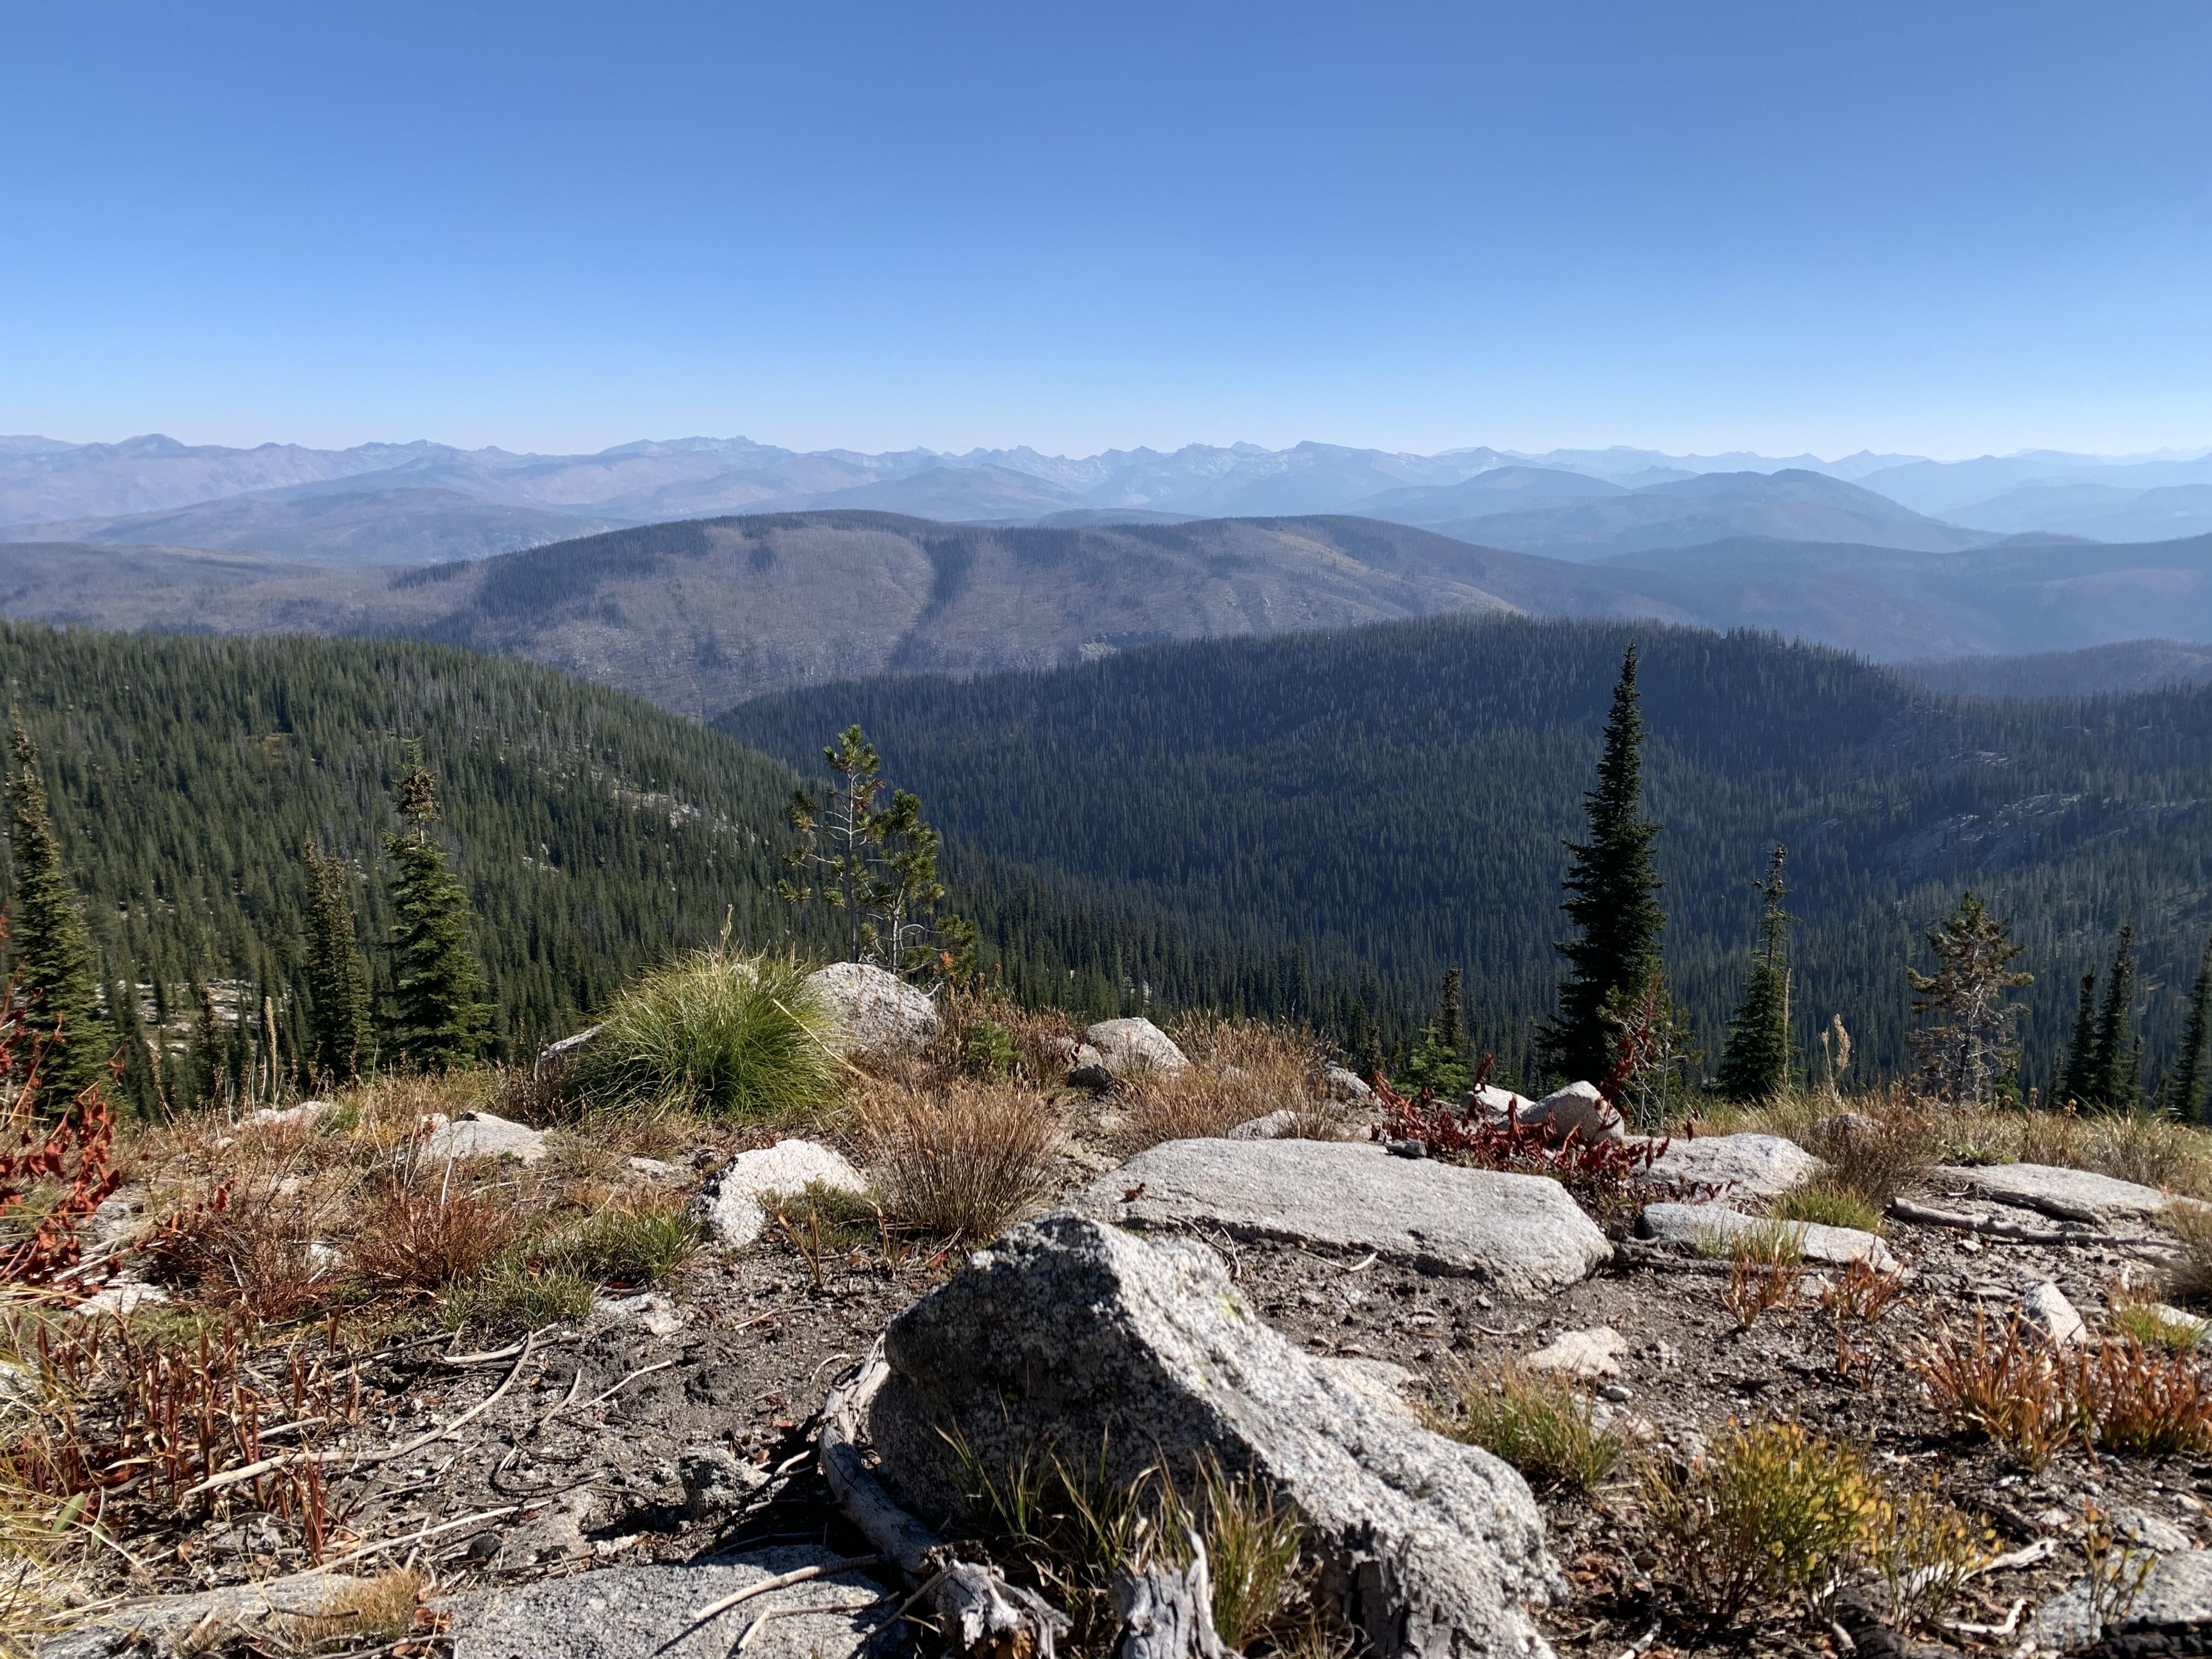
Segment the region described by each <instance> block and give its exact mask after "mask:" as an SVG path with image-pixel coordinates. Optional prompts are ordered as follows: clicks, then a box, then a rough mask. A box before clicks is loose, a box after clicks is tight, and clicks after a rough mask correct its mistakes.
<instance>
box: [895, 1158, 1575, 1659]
mask: <svg viewBox="0 0 2212 1659" xmlns="http://www.w3.org/2000/svg"><path fill="white" fill-rule="evenodd" d="M1254 1144H1256V1145H1262V1146H1264V1145H1267V1144H1268V1143H1265V1142H1260V1143H1254ZM884 1351H885V1356H886V1358H887V1359H888V1361H889V1364H890V1380H889V1381H888V1383H885V1385H884V1389H883V1390H882V1392H881V1393H880V1394H878V1395H877V1397H876V1400H875V1401H874V1404H873V1407H872V1411H871V1413H870V1420H869V1425H868V1426H869V1432H870V1437H871V1438H872V1441H873V1443H874V1445H875V1449H876V1450H877V1451H878V1453H879V1454H880V1455H882V1457H883V1459H884V1471H885V1473H886V1474H888V1475H889V1476H890V1478H891V1480H893V1481H894V1482H895V1483H896V1486H897V1487H898V1488H899V1489H900V1491H901V1492H902V1493H903V1494H904V1495H905V1497H906V1498H907V1499H908V1501H909V1502H910V1503H911V1504H914V1505H915V1507H917V1508H918V1509H919V1510H921V1511H922V1512H923V1513H924V1514H925V1515H926V1516H929V1517H930V1518H932V1519H941V1518H943V1517H945V1516H948V1515H950V1514H951V1513H952V1512H953V1511H954V1510H956V1509H957V1506H958V1505H959V1504H960V1502H961V1499H962V1495H963V1492H965V1490H966V1487H967V1484H968V1476H967V1474H965V1473H964V1472H963V1455H964V1456H965V1457H966V1458H969V1459H971V1460H974V1461H975V1462H976V1463H980V1465H981V1467H982V1468H987V1469H994V1468H997V1469H1002V1468H1012V1467H1014V1466H1016V1465H1017V1464H1019V1463H1020V1462H1023V1461H1024V1459H1034V1458H1036V1456H1038V1455H1040V1454H1042V1453H1044V1452H1047V1451H1048V1450H1050V1449H1055V1448H1056V1449H1060V1450H1061V1451H1063V1452H1064V1453H1065V1454H1066V1455H1077V1456H1080V1457H1081V1458H1082V1459H1083V1460H1084V1461H1085V1464H1086V1466H1088V1465H1090V1464H1091V1462H1093V1460H1098V1459H1102V1458H1103V1462H1104V1463H1105V1465H1106V1468H1105V1469H1104V1471H1103V1473H1104V1474H1105V1477H1106V1478H1107V1479H1108V1480H1109V1481H1113V1482H1117V1483H1118V1482H1121V1481H1126V1480H1131V1479H1133V1478H1134V1477H1135V1475H1136V1474H1138V1472H1139V1470H1141V1469H1143V1468H1146V1467H1147V1466H1148V1465H1151V1464H1152V1463H1154V1462H1156V1461H1157V1460H1161V1459H1164V1460H1166V1462H1167V1463H1168V1465H1169V1467H1170V1468H1171V1469H1172V1470H1173V1471H1174V1472H1175V1474H1176V1479H1177V1480H1178V1482H1181V1481H1182V1480H1186V1479H1187V1478H1188V1476H1189V1475H1190V1473H1191V1471H1192V1470H1193V1468H1194V1466H1195V1464H1196V1462H1197V1460H1198V1459H1199V1458H1200V1457H1201V1456H1205V1455H1210V1456H1212V1457H1213V1458H1215V1459H1217V1460H1218V1461H1219V1462H1220V1463H1221V1465H1222V1466H1223V1467H1224V1468H1228V1469H1231V1470H1233V1471H1237V1472H1242V1473H1249V1474H1251V1475H1253V1476H1254V1477H1255V1478H1256V1479H1258V1480H1260V1481H1261V1482H1262V1483H1264V1484H1265V1485H1266V1486H1268V1487H1269V1488H1271V1489H1273V1491H1274V1492H1276V1493H1277V1494H1278V1495H1279V1498H1281V1499H1282V1500H1283V1501H1285V1502H1286V1503H1287V1504H1290V1505H1291V1507H1292V1508H1293V1509H1294V1510H1296V1511H1297V1514H1298V1516H1299V1517H1300V1519H1301V1520H1302V1521H1303V1522H1304V1524H1305V1526H1306V1528H1307V1541H1308V1547H1310V1549H1311V1550H1312V1552H1313V1553H1314V1555H1315V1556H1316V1559H1317V1560H1318V1562H1319V1564H1320V1565H1321V1569H1322V1586H1323V1592H1324V1594H1326V1595H1328V1596H1329V1597H1330V1598H1331V1599H1332V1600H1333V1601H1335V1602H1336V1603H1337V1604H1338V1605H1339V1606H1340V1607H1341V1609H1342V1610H1343V1612H1344V1613H1345V1614H1346V1617H1347V1618H1349V1619H1350V1620H1352V1622H1353V1624H1354V1625H1355V1626H1357V1627H1358V1629H1360V1630H1361V1631H1362V1632H1364V1634H1365V1636H1366V1638H1367V1639H1368V1641H1369V1642H1370V1643H1371V1644H1373V1647H1374V1649H1375V1651H1376V1654H1378V1655H1379V1656H1382V1659H1416V1656H1419V1659H1474V1656H1482V1659H1507V1656H1511V1659H1528V1656H1541V1655H1546V1654H1548V1652H1549V1649H1548V1647H1547V1644H1545V1641H1544V1638H1542V1637H1541V1635H1540V1634H1539V1633H1538V1632H1537V1631H1536V1629H1535V1627H1534V1625H1533V1623H1532V1622H1531V1620H1530V1619H1529V1617H1528V1612H1527V1610H1526V1604H1528V1603H1529V1602H1532V1601H1534V1602H1541V1601H1548V1600H1550V1599H1551V1598H1552V1597H1553V1596H1554V1595H1558V1594H1559V1593H1560V1592H1561V1591H1562V1589H1564V1585H1563V1583H1562V1581H1561V1579H1560V1577H1559V1570H1558V1568H1557V1566H1556V1565H1554V1564H1553V1560H1552V1559H1551V1557H1550V1555H1549V1554H1548V1553H1547V1551H1546V1549H1545V1547H1544V1529H1543V1519H1542V1516H1541V1513H1540V1512H1539V1511H1538V1510H1537V1508H1536V1505H1535V1503H1534V1499H1533V1498H1531V1497H1530V1496H1529V1493H1528V1486H1527V1484H1526V1483H1525V1482H1524V1481H1522V1479H1521V1477H1520V1475H1518V1474H1516V1473H1515V1472H1514V1471H1513V1470H1512V1469H1511V1468H1508V1467H1507V1466H1506V1465H1505V1464H1504V1463H1503V1462H1499V1461H1498V1459H1497V1458H1495V1457H1492V1455H1490V1454H1489V1453H1487V1452H1484V1451H1480V1450H1478V1449H1475V1448H1474V1447H1471V1446H1462V1445H1460V1444H1458V1443H1455V1442H1453V1441H1449V1440H1446V1439H1444V1438H1443V1437H1441V1436H1438V1435H1435V1434H1432V1433H1431V1432H1429V1431H1427V1430H1425V1429H1423V1428H1420V1427H1419V1426H1417V1425H1414V1424H1413V1423H1412V1422H1410V1421H1409V1420H1407V1419H1406V1418H1404V1417H1403V1416H1401V1415H1400V1414H1398V1413H1395V1412H1391V1411H1386V1410H1383V1409H1380V1408H1378V1407H1376V1405H1375V1404H1373V1403H1371V1402H1370V1400H1369V1399H1367V1398H1366V1397H1365V1396H1364V1394H1363V1393H1362V1392H1361V1391H1360V1390H1358V1389H1354V1388H1352V1387H1351V1386H1350V1385H1348V1384H1347V1383H1345V1382H1344V1381H1343V1380H1342V1379H1341V1378H1340V1377H1339V1376H1334V1375H1333V1374H1331V1372H1330V1371H1329V1370H1328V1369H1327V1368H1325V1367H1323V1366H1322V1365H1320V1364H1316V1362H1315V1360H1314V1359H1313V1358H1310V1356H1308V1355H1307V1354H1305V1353H1304V1352H1301V1351H1300V1350H1298V1349H1297V1347H1295V1346H1292V1345H1291V1342H1290V1341H1289V1340H1287V1339H1285V1337H1284V1336H1282V1335H1281V1334H1279V1332H1276V1331H1274V1330H1273V1329H1271V1328H1269V1327H1268V1326H1267V1324H1266V1323H1264V1322H1262V1321H1261V1319H1260V1317H1259V1316H1258V1315H1257V1314H1256V1313H1255V1311H1254V1310H1252V1308H1251V1307H1250V1305H1249V1304H1247V1303H1246V1302H1245V1301H1244V1299H1243V1297H1242V1296H1241V1295H1240V1294H1238V1292H1237V1289H1236V1287H1235V1286H1234V1285H1232V1284H1231V1282H1230V1280H1229V1277H1228V1275H1227V1273H1225V1272H1224V1270H1223V1268H1222V1267H1221V1264H1220V1262H1219V1261H1218V1260H1217V1259H1216V1258H1215V1257H1214V1255H1212V1252H1210V1251H1208V1250H1206V1249H1204V1248H1202V1247H1200V1246H1199V1245H1196V1244H1194V1243H1188V1242H1184V1241H1175V1242H1171V1243H1158V1244H1154V1243H1146V1242H1144V1241H1142V1240H1139V1239H1137V1238H1135V1237H1131V1236H1130V1235H1128V1234H1127V1233H1124V1232H1121V1231H1119V1230H1117V1229H1115V1228H1114V1227H1110V1226H1108V1225H1104V1224H1103V1223H1100V1222H1097V1221H1093V1220H1091V1219H1089V1218H1085V1217H1081V1216H1077V1215H1073V1214H1068V1213H1062V1214H1059V1215H1054V1216H1048V1217H1047V1218H1044V1219H1043V1220H1042V1221H1039V1222H1034V1223H1031V1224H1030V1225H1026V1226H1023V1227H1018V1228H1016V1229H1014V1230H1013V1231H1012V1232H1009V1233H1007V1234H1006V1236H1005V1237H1002V1238H1000V1240H999V1241H998V1242H997V1243H995V1244H994V1245H992V1246H991V1248H989V1249H987V1250H982V1251H979V1252H978V1253H977V1254H976V1255H974V1256H973V1257H971V1258H970V1259H969V1265H968V1266H967V1267H965V1268H963V1270H962V1271H961V1272H960V1273H958V1274H957V1275H956V1276H955V1277H954V1278H953V1279H951V1281H950V1282H948V1283H947V1284H945V1285H942V1286H940V1287H939V1289H937V1290H936V1291H932V1292H931V1293H930V1294H929V1295H928V1296H926V1297H923V1298H922V1299H921V1301H920V1302H918V1303H916V1304H915V1305H914V1306H912V1307H910V1308H908V1310H906V1311H905V1312H904V1313H902V1314H901V1315H900V1316H898V1318H897V1319H896V1320H894V1321H893V1322H892V1323H891V1327H890V1331H889V1333H888V1334H887V1337H886V1341H885V1350H884ZM948 1436H951V1437H953V1439H954V1440H956V1441H957V1442H958V1443H961V1445H962V1447H963V1451H961V1452H956V1451H955V1449H954V1448H953V1444H952V1443H950V1442H948V1439H947V1437H948Z"/></svg>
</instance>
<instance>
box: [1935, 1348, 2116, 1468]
mask: <svg viewBox="0 0 2212 1659" xmlns="http://www.w3.org/2000/svg"><path fill="white" fill-rule="evenodd" d="M1911 1368H1912V1370H1914V1371H1915V1372H1916V1373H1917V1374H1918V1376H1919V1377H1920V1381H1921V1384H1922V1386H1923V1389H1925V1390H1926V1392H1927V1395H1928V1401H1929V1405H1931V1406H1932V1407H1935V1409H1936V1413H1937V1414H1938V1415H1940V1416H1942V1417H1946V1418H1948V1419H1950V1420H1951V1421H1952V1422H1953V1423H1954V1424H1956V1425H1959V1426H1960V1427H1961V1428H1966V1429H1972V1430H1975V1431H1978V1432H1980V1433H1982V1434H1985V1435H1987V1436H1988V1437H1990V1439H1992V1440H1995V1441H1996V1442H1998V1443H2001V1444H2002V1445H2005V1446H2007V1447H2009V1448H2010V1449H2011V1450H2012V1453H2013V1455H2015V1457H2017V1458H2019V1460H2020V1461H2021V1463H2022V1464H2024V1465H2025V1466H2026V1467H2027V1468H2031V1469H2039V1468H2042V1467H2043V1466H2044V1465H2045V1463H2047V1462H2050V1461H2051V1454H2052V1453H2054V1452H2056V1451H2057V1449H2059V1448H2060V1447H2061V1446H2063V1445H2065V1444H2067V1443H2069V1441H2073V1440H2075V1439H2078V1438H2080V1437H2081V1429H2082V1425H2081V1415H2080V1413H2079V1412H2078V1411H2077V1410H2076V1408H2075V1397H2074V1390H2073V1389H2072V1387H2071V1386H2070V1379H2069V1376H2068V1374H2067V1368H2066V1366H2065V1365H2064V1364H2063V1363H2062V1362H2061V1360H2060V1358H2059V1357H2058V1356H2057V1354H2055V1353H2053V1352H2051V1348H2050V1346H2049V1345H2048V1344H2047V1343H2045V1341H2044V1340H2043V1339H2042V1337H2041V1335H2040V1334H2039V1333H2038V1332H2036V1331H2034V1330H2033V1328H2031V1327H2029V1326H2028V1325H2027V1324H2026V1323H2025V1322H2023V1321H2022V1320H2021V1318H2020V1317H2019V1316H2017V1315H2015V1316H2014V1317H2013V1318H2012V1319H2010V1320H2009V1321H2008V1322H2007V1323H2006V1324H2005V1326H2004V1328H2002V1331H2001V1332H1999V1331H1992V1330H1991V1329H1990V1322H1989V1320H1988V1318H1987V1316H1984V1314H1983V1313H1981V1312H1980V1311H1979V1310H1976V1312H1975V1315H1974V1328H1973V1330H1972V1333H1971V1334H1960V1333H1957V1332H1954V1331H1952V1330H1950V1329H1948V1328H1946V1327H1943V1326H1942V1325H1938V1326H1937V1327H1936V1331H1935V1333H1934V1334H1932V1335H1931V1336H1930V1337H1929V1338H1928V1339H1927V1340H1926V1341H1924V1342H1923V1344H1922V1346H1921V1349H1920V1352H1918V1353H1917V1355H1915V1356H1914V1357H1913V1358H1912V1360H1911Z"/></svg>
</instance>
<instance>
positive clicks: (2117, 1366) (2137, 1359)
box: [2067, 1336, 2212, 1456]
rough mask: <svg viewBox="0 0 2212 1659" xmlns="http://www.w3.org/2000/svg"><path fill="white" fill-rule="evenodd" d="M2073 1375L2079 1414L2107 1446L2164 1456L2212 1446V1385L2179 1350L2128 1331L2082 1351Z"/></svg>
mask: <svg viewBox="0 0 2212 1659" xmlns="http://www.w3.org/2000/svg"><path fill="white" fill-rule="evenodd" d="M2067 1380H2068V1382H2069V1384H2070V1386H2071V1389H2072V1391H2073V1395H2074V1401H2075V1413H2076V1414H2077V1415H2078V1416H2079V1417H2080V1418H2081V1420H2082V1421H2083V1422H2085V1423H2087V1424H2088V1425H2091V1431H2092V1432H2093V1434H2094V1435H2095V1436H2096V1440H2097V1444H2098V1446H2099V1447H2100V1449H2104V1450H2106V1451H2112V1452H2120V1453H2136V1454H2138V1455H2143V1456H2161V1455H2166V1454H2168V1453H2173V1452H2201V1451H2203V1450H2204V1449H2207V1447H2208V1446H2212V1386H2208V1385H2207V1383H2206V1381H2205V1378H2204V1376H2203V1372H2202V1371H2200V1370H2198V1369H2197V1366H2195V1365H2194V1364H2191V1363H2190V1362H2189V1361H2188V1360H2187V1359H2186V1358H2182V1357H2181V1356H2179V1355H2176V1354H2170V1353H2166V1352H2163V1351H2162V1350H2160V1349H2157V1348H2150V1347H2146V1346H2144V1345H2143V1344H2142V1342H2140V1341H2138V1340H2136V1338H2135V1337H2133V1336H2124V1337H2122V1338H2120V1339H2119V1340H2117V1341H2106V1342H2100V1343H2099V1344H2098V1345H2097V1346H2095V1347H2093V1348H2092V1349H2090V1350H2088V1351H2087V1352H2084V1353H2082V1354H2080V1355H2078V1356H2076V1358H2075V1360H2074V1362H2073V1364H2072V1365H2071V1366H2070V1367H2069V1376H2068V1378H2067Z"/></svg>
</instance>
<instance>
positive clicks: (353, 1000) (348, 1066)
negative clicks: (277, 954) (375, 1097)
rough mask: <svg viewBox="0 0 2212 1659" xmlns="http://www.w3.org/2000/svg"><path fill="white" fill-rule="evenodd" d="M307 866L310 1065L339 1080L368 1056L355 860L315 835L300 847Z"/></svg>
mask: <svg viewBox="0 0 2212 1659" xmlns="http://www.w3.org/2000/svg"><path fill="white" fill-rule="evenodd" d="M300 861H301V863H302V864H303V865H305V866H307V1019H308V1024H307V1035H308V1050H307V1063H308V1065H309V1066H311V1067H312V1068H313V1070H314V1071H315V1072H316V1073H318V1074H319V1075H321V1076H326V1077H331V1078H334V1079H337V1080H338V1081H340V1082H347V1081H350V1080H351V1079H354V1078H356V1077H358V1076H360V1075H361V1068H362V1064H363V1062H364V1061H366V1060H368V1042H369V1036H368V969H366V968H365V967H364V966H363V965H362V959H361V947H360V945H358V944H356V942H355V938H354V917H353V866H352V865H351V864H350V863H349V862H348V861H347V860H345V859H343V858H342V857H340V856H339V855H338V854H336V853H330V854H325V852H324V851H323V849H322V848H320V847H319V846H318V845H316V843H315V840H314V838H313V836H309V837H308V838H307V842H305V843H304V844H303V845H302V846H301V849H300Z"/></svg>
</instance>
